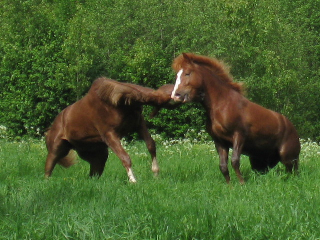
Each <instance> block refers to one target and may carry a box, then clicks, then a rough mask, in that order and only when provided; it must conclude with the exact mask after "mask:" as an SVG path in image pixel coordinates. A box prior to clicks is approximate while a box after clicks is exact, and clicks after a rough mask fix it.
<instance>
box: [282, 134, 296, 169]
mask: <svg viewBox="0 0 320 240" xmlns="http://www.w3.org/2000/svg"><path fill="white" fill-rule="evenodd" d="M299 154H300V143H299V140H297V141H293V140H292V141H288V142H286V143H285V144H284V145H283V146H282V147H281V149H280V158H281V162H282V163H283V165H285V167H286V170H287V172H290V173H292V172H297V171H298V168H299Z"/></svg>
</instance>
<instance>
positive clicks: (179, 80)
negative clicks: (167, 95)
mask: <svg viewBox="0 0 320 240" xmlns="http://www.w3.org/2000/svg"><path fill="white" fill-rule="evenodd" d="M182 73H183V69H181V70H180V71H179V72H178V73H177V80H176V84H175V85H174V88H173V91H172V93H171V98H174V96H175V95H176V91H177V89H178V87H179V85H180V83H181V75H182Z"/></svg>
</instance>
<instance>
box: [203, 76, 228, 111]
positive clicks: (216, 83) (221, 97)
mask: <svg viewBox="0 0 320 240" xmlns="http://www.w3.org/2000/svg"><path fill="white" fill-rule="evenodd" d="M209 76H210V77H208V76H207V77H204V78H203V86H204V87H203V92H204V95H205V97H204V101H203V104H204V106H205V108H206V109H208V108H210V109H211V108H212V107H214V108H216V107H219V105H220V104H224V102H225V101H226V100H227V99H228V98H229V96H230V93H231V92H232V91H234V90H232V89H230V88H229V87H228V86H226V85H225V84H223V82H222V81H220V80H219V79H218V77H216V76H214V75H212V74H211V75H209Z"/></svg>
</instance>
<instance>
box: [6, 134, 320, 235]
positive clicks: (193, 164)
mask: <svg viewBox="0 0 320 240" xmlns="http://www.w3.org/2000/svg"><path fill="white" fill-rule="evenodd" d="M157 146H158V159H159V163H160V167H161V174H160V176H159V177H158V178H157V179H155V178H154V177H153V176H152V173H151V170H150V168H151V166H150V158H149V155H148V154H147V151H146V148H145V146H144V144H143V143H142V142H134V143H130V144H127V145H126V148H127V150H128V152H129V154H130V155H131V157H132V159H133V164H134V165H133V168H134V171H135V174H136V177H137V180H138V183H137V184H130V183H128V181H127V177H126V173H125V170H124V169H123V167H122V165H121V164H120V161H119V160H118V159H117V157H116V156H115V155H114V154H113V153H111V154H110V158H109V160H108V163H107V165H106V170H105V172H104V174H103V176H102V177H101V178H100V179H96V178H93V179H89V178H88V173H89V164H87V163H86V162H84V161H82V160H81V161H79V163H78V164H76V165H74V166H72V167H71V168H69V169H64V168H62V167H60V166H57V167H56V169H55V171H54V172H53V176H52V178H51V179H50V180H44V177H43V174H44V173H43V170H44V162H45V157H46V149H45V147H44V143H43V142H42V141H33V140H30V141H23V142H7V141H4V140H2V141H0V239H169V240H171V239H290V240H291V239H320V227H319V225H320V212H319V209H320V207H319V206H320V194H319V193H320V147H319V145H317V144H316V143H312V142H310V141H306V142H303V147H302V153H301V164H300V174H299V175H298V176H290V175H287V174H285V173H284V168H283V166H281V165H278V166H277V167H276V168H275V169H273V170H272V171H271V172H269V173H268V174H266V175H257V174H254V173H253V172H252V171H251V169H250V165H249V161H248V159H247V158H246V157H242V165H241V166H242V172H243V175H244V178H245V180H246V184H245V185H243V186H241V185H240V184H239V183H238V181H237V179H236V176H235V175H234V173H233V171H232V170H231V172H232V176H231V177H232V183H231V184H230V185H227V184H226V183H225V182H224V178H223V176H222V174H221V173H220V170H219V167H218V155H217V153H216V152H215V151H214V146H213V143H191V142H190V141H177V142H175V143H173V142H170V141H165V142H163V141H161V142H158V144H157Z"/></svg>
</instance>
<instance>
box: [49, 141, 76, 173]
mask: <svg viewBox="0 0 320 240" xmlns="http://www.w3.org/2000/svg"><path fill="white" fill-rule="evenodd" d="M47 148H48V156H47V160H46V165H45V177H46V178H48V177H50V176H51V174H52V171H53V169H54V167H55V166H56V164H57V163H58V162H59V161H60V160H62V159H64V158H66V157H67V156H68V153H69V152H70V150H71V148H72V147H71V144H70V143H69V142H68V141H67V140H63V139H61V140H55V141H54V142H53V143H51V142H47Z"/></svg>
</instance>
